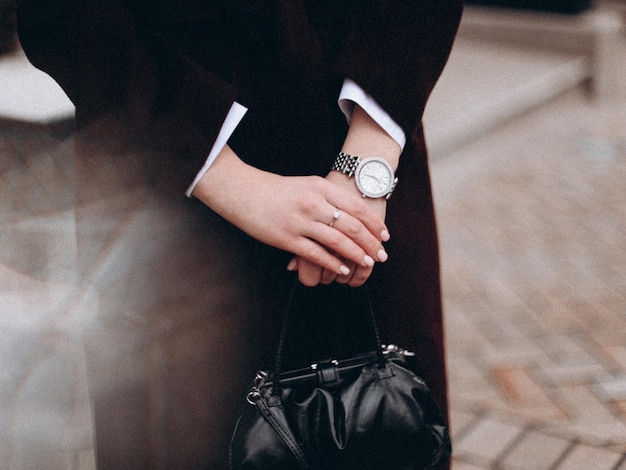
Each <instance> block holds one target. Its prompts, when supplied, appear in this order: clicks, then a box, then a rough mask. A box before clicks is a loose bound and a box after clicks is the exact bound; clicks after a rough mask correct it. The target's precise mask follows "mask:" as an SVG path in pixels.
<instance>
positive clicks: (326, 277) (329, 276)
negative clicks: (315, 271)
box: [320, 266, 349, 285]
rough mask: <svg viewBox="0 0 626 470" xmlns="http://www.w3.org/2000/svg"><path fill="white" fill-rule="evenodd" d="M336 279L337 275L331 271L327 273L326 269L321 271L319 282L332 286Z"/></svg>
mask: <svg viewBox="0 0 626 470" xmlns="http://www.w3.org/2000/svg"><path fill="white" fill-rule="evenodd" d="M348 267H349V266H348ZM337 278H339V276H337V274H335V273H334V272H332V271H329V270H328V269H324V270H323V271H322V280H321V281H320V282H321V283H322V284H324V285H328V284H332V283H333V282H335V281H336V280H337Z"/></svg>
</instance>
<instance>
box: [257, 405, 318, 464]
mask: <svg viewBox="0 0 626 470" xmlns="http://www.w3.org/2000/svg"><path fill="white" fill-rule="evenodd" d="M255 405H256V406H257V409H258V410H259V411H260V412H261V414H263V416H264V417H265V420H266V421H267V422H268V423H270V424H271V425H272V427H273V428H274V430H275V431H276V433H277V434H278V435H279V436H280V438H281V439H282V440H283V442H284V443H285V444H287V447H289V450H290V451H291V453H292V454H293V456H294V457H295V458H296V460H297V462H298V465H300V468H301V469H302V470H309V469H310V467H309V464H308V462H307V461H306V457H305V456H304V452H303V451H302V449H301V448H300V446H299V445H298V442H297V441H296V438H295V437H294V435H293V433H292V432H291V431H290V430H289V427H288V426H283V425H282V423H281V422H280V420H278V418H276V416H274V413H272V409H271V407H270V406H268V404H267V402H266V401H265V400H263V399H259V400H257V401H256V402H255Z"/></svg>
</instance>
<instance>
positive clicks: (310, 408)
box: [230, 287, 451, 470]
mask: <svg viewBox="0 0 626 470" xmlns="http://www.w3.org/2000/svg"><path fill="white" fill-rule="evenodd" d="M294 290H295V287H294ZM294 290H292V295H291V298H290V301H289V302H288V305H287V306H286V308H285V311H284V313H283V327H282V332H281V338H280V341H279V345H278V353H277V356H276V363H275V366H274V372H273V373H267V372H264V371H260V372H258V373H257V375H256V378H255V381H254V384H253V386H252V387H251V389H250V391H249V393H248V395H247V397H246V399H247V401H248V403H249V405H250V406H248V407H247V408H246V409H245V410H244V413H243V415H242V416H241V417H240V419H239V421H238V423H237V426H236V428H235V431H234V433H233V437H232V440H231V446H230V466H231V469H237V470H252V469H294V470H296V469H303V470H306V469H310V470H313V469H319V470H334V469H336V470H346V469H360V470H368V469H380V468H393V469H395V470H418V469H427V468H433V467H435V466H436V465H438V464H439V463H441V462H444V461H445V460H446V459H447V458H448V457H449V456H450V452H451V444H450V438H449V434H448V430H447V427H446V424H445V423H446V422H445V419H444V417H443V415H442V413H441V410H440V409H439V407H438V406H437V403H436V401H435V399H434V397H433V395H432V393H431V391H430V389H429V388H428V386H427V384H426V382H424V380H422V379H421V378H420V377H419V376H418V375H417V374H415V373H414V372H413V370H414V368H413V367H412V365H411V364H410V361H411V360H412V359H415V355H414V354H413V353H411V352H409V351H406V350H404V349H401V348H398V347H396V346H383V345H382V344H381V343H380V335H379V332H378V327H377V324H376V319H375V315H374V311H373V308H372V303H371V301H370V299H369V292H368V291H367V290H365V292H366V293H367V299H368V305H369V310H370V311H369V316H370V318H371V322H372V328H373V336H374V337H375V340H376V345H377V349H376V350H375V351H374V352H371V353H365V354H361V355H357V356H353V357H350V358H347V359H343V360H340V361H338V360H327V361H323V362H317V363H315V364H313V365H311V366H310V367H308V368H303V369H298V370H293V371H288V372H280V370H281V363H282V354H283V348H284V342H285V337H286V336H287V329H288V322H289V316H290V310H291V302H292V299H293V292H294Z"/></svg>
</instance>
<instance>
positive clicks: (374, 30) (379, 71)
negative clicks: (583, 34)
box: [19, 0, 462, 468]
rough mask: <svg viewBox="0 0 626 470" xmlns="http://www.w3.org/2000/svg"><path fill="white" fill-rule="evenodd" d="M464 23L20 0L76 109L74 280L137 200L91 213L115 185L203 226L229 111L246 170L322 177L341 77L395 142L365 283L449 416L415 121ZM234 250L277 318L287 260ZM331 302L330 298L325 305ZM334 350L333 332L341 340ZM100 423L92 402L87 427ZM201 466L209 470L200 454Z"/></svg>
mask: <svg viewBox="0 0 626 470" xmlns="http://www.w3.org/2000/svg"><path fill="white" fill-rule="evenodd" d="M461 9H462V1H461V0H358V1H357V0H354V1H337V0H310V1H309V0H295V1H294V0H275V1H262V0H202V1H201V0H184V1H167V0H150V1H147V0H20V10H19V34H20V39H21V42H22V46H23V48H24V50H25V51H26V53H27V55H28V57H29V59H30V60H31V61H32V63H33V64H34V65H35V66H37V67H39V68H41V69H42V70H44V71H46V72H47V73H49V74H50V75H51V76H52V77H53V78H55V79H56V80H57V81H58V82H59V84H60V85H61V86H62V87H63V89H64V90H65V91H66V93H67V94H68V96H69V97H70V99H71V100H72V101H73V102H74V104H75V105H76V119H77V126H78V132H77V148H78V154H79V156H81V155H82V159H79V161H78V163H77V176H78V178H77V183H76V185H77V207H78V208H79V209H78V211H77V214H78V215H77V217H78V219H77V220H78V230H79V232H80V231H81V227H83V228H84V230H83V233H82V235H81V233H79V244H80V243H81V240H87V241H84V242H83V245H82V246H83V247H84V248H85V249H84V250H83V251H84V252H83V254H82V267H83V271H84V272H85V273H88V272H89V266H91V265H93V263H94V260H97V259H100V258H99V257H101V256H102V253H103V250H104V249H105V248H106V246H107V245H106V244H107V240H110V239H111V238H112V237H113V235H112V234H115V233H119V227H120V226H121V224H122V223H123V221H124V220H127V218H125V216H122V215H120V214H122V213H124V210H126V208H128V207H129V206H130V205H132V204H135V202H128V201H136V195H135V196H133V197H134V198H135V199H132V198H129V199H128V201H127V202H125V203H120V206H119V207H118V206H116V208H115V210H109V211H108V212H107V216H106V217H103V216H102V212H100V213H98V212H97V211H93V210H92V209H93V208H94V207H95V206H97V205H98V203H97V201H98V200H99V199H100V198H102V197H105V196H106V197H108V196H110V195H111V194H119V187H121V186H116V185H121V184H122V183H119V182H120V181H122V182H125V183H124V184H126V187H128V186H129V185H130V186H132V187H140V186H141V185H144V186H146V185H147V186H150V187H151V188H152V189H151V191H152V193H151V194H152V196H151V197H152V198H153V199H156V200H158V201H160V203H161V204H162V205H163V204H165V205H167V204H168V202H163V201H176V204H178V205H179V206H177V207H181V208H182V207H194V209H193V211H199V213H201V214H204V215H205V216H206V217H208V219H210V220H213V219H211V216H210V215H208V212H210V211H208V209H202V208H199V207H197V206H199V203H197V201H194V200H186V199H184V196H183V193H184V191H185V189H186V188H187V186H188V185H189V184H190V182H191V181H192V180H193V178H194V176H195V174H196V172H197V171H198V170H199V169H200V167H201V166H202V164H203V162H204V159H205V158H206V156H207V154H208V152H209V150H210V148H211V146H212V144H213V142H214V141H215V138H216V136H217V134H218V132H219V129H220V127H221V125H222V123H223V121H224V119H225V117H226V114H227V113H228V110H229V108H230V106H231V104H232V102H233V101H238V102H240V103H241V104H243V105H245V106H246V107H248V109H249V111H248V113H247V114H246V116H245V117H244V119H243V121H242V122H241V124H240V125H239V127H238V128H237V130H236V132H235V134H234V135H233V136H232V137H231V139H230V141H229V144H230V145H231V147H233V149H234V150H235V151H236V153H237V154H238V155H239V156H240V157H241V158H242V159H243V160H245V161H247V162H248V163H250V164H252V165H255V166H257V167H259V168H263V169H267V170H270V171H274V172H277V173H281V174H289V175H291V174H319V175H324V174H325V173H327V172H328V169H329V167H330V163H331V162H332V160H333V158H334V156H335V155H336V153H337V151H338V150H339V149H340V147H341V144H342V141H343V138H344V137H345V134H346V131H347V125H346V122H345V118H344V116H343V114H342V113H341V112H340V111H339V109H338V106H337V103H336V100H337V96H338V93H339V90H340V88H341V84H342V82H343V80H344V78H345V77H348V78H352V79H353V80H354V81H355V82H356V83H357V84H359V85H360V86H361V87H362V88H363V89H364V90H365V91H366V92H368V93H369V94H370V95H371V96H372V97H373V98H374V99H375V100H376V101H377V102H378V103H379V104H380V105H381V107H382V108H383V109H385V110H386V111H387V112H388V113H389V114H390V115H391V117H392V118H393V119H394V120H395V121H396V122H397V123H398V124H399V125H400V126H401V127H402V129H403V130H404V132H405V133H406V136H407V145H406V147H405V150H404V152H403V155H402V156H401V162H400V167H399V169H398V173H397V176H398V177H399V181H400V183H399V185H398V188H397V189H396V191H395V192H394V195H393V197H392V198H391V200H390V202H389V205H388V213H387V214H388V215H387V224H388V226H389V228H390V232H391V234H392V239H391V241H390V242H388V244H387V251H388V253H389V256H390V260H389V261H388V262H387V263H384V264H383V265H381V266H378V267H377V268H376V270H375V272H374V275H373V279H372V282H371V284H372V288H373V291H374V293H375V298H376V299H377V300H376V304H377V308H378V309H379V311H380V312H381V315H380V317H381V318H380V322H381V326H382V330H383V336H384V339H385V340H387V341H393V342H396V343H398V344H401V345H403V346H406V347H410V348H413V349H415V350H416V351H417V352H418V355H419V357H420V359H421V361H422V367H423V372H424V375H425V376H426V378H427V381H428V382H429V383H430V385H431V387H432V388H433V390H434V392H435V393H436V395H437V397H438V398H439V400H440V402H441V404H442V407H443V408H445V407H446V403H447V399H446V379H445V363H444V349H443V328H442V316H441V299H440V286H439V260H438V248H437V238H436V228H435V216H434V210H433V202H432V196H431V189H430V182H429V174H428V166H427V153H426V146H425V142H424V136H423V132H422V126H421V119H422V114H423V111H424V107H425V105H426V101H427V99H428V97H429V95H430V93H431V91H432V89H433V87H434V85H435V82H436V80H437V79H438V77H439V75H440V73H441V71H442V69H443V67H444V65H445V62H446V60H447V58H448V54H449V51H450V48H451V46H452V42H453V39H454V35H455V32H456V28H457V26H458V22H459V18H460V14H461ZM95 155H109V156H111V155H114V157H112V158H109V159H107V160H105V161H99V160H97V158H96V157H95ZM138 155H140V156H138ZM94 159H95V160H94ZM95 167H98V168H106V169H107V171H106V172H100V173H98V172H95V171H94V170H93V168H95ZM103 173H104V174H103ZM94 175H95V176H94ZM107 185H109V186H107ZM107 188H108V189H107ZM172 204H173V203H172ZM101 210H104V211H105V212H106V211H107V210H106V209H101ZM182 210H186V209H182ZM107 217H108V218H107ZM194 217H195V216H194ZM94 218H100V219H103V218H107V220H108V221H109V222H108V223H107V225H106V227H105V228H103V229H102V233H101V234H100V235H98V236H99V237H100V238H98V240H99V241H98V242H97V243H93V239H90V238H89V237H92V238H93V236H94V235H93V232H94V230H93V229H91V228H89V227H91V226H90V222H89V220H92V221H93V220H94ZM194 220H196V219H194ZM224 230H227V231H228V230H230V229H229V228H225V229H224ZM235 232H236V231H235ZM229 233H231V232H229ZM233 233H234V232H233ZM103 234H104V235H103ZM229 236H230V235H229ZM238 236H239V235H236V237H238ZM226 238H228V237H226ZM243 238H245V237H243ZM89 240H91V242H89ZM244 244H246V246H248V247H249V246H253V247H254V249H257V248H258V249H260V250H261V251H263V252H264V253H265V252H267V254H268V256H267V257H265V258H263V259H264V260H265V261H266V262H265V263H264V264H263V267H262V271H263V276H261V277H262V281H263V282H265V284H264V287H263V294H262V295H261V297H263V298H265V299H266V300H267V299H268V298H269V299H270V300H269V301H270V305H272V302H273V303H274V304H273V305H276V304H278V303H279V302H280V301H281V298H282V297H281V296H280V295H274V292H275V290H276V288H277V286H278V290H281V286H284V283H285V279H284V266H285V264H286V261H287V260H288V259H289V258H288V256H287V255H285V254H280V253H275V252H273V251H272V250H266V249H265V248H264V247H256V246H254V242H250V243H248V242H245V243H244ZM264 256H265V255H264ZM152 266H153V269H154V266H155V265H152ZM156 269H157V270H158V268H156ZM177 272H178V271H177ZM214 275H215V274H213V276H214ZM86 277H89V276H88V275H87V274H86ZM93 278H94V276H92V279H93ZM169 282H174V283H175V282H177V281H176V279H175V278H174V277H171V278H170V279H169ZM96 284H97V282H96ZM96 287H97V286H96ZM107 290H108V291H110V289H108V288H107ZM322 290H327V291H331V292H334V291H335V288H330V289H322ZM343 292H344V289H339V293H338V294H337V293H335V294H333V295H329V296H328V297H329V298H330V299H331V300H330V303H331V304H332V303H333V302H335V300H334V299H335V297H336V296H339V297H342V298H343V297H344V296H345V294H344V293H343ZM316 295H317V294H316ZM118 297H119V296H118ZM348 304H349V305H353V303H352V301H350V302H348ZM354 310H355V311H356V314H358V308H356V309H354ZM347 318H349V319H350V321H349V322H348V324H347V325H343V327H346V328H352V329H355V328H356V329H357V330H361V329H362V328H361V327H360V326H358V322H359V320H358V318H357V319H355V318H354V317H350V316H349V315H348V316H347ZM325 321H326V320H324V321H322V326H319V324H318V325H316V321H313V322H312V323H307V327H306V328H307V331H308V332H310V331H311V329H313V331H316V330H315V328H319V333H320V334H323V333H324V331H327V330H328V325H327V324H326V323H324V322H325ZM269 323H271V322H269ZM272 325H274V323H272ZM268 328H269V327H268ZM272 328H273V327H271V328H269V329H272ZM333 328H334V327H333ZM337 328H339V329H341V328H342V325H339V326H337ZM365 334H366V333H363V335H365ZM349 336H350V337H351V335H349ZM357 336H358V335H357ZM345 338H346V335H345V333H341V334H340V335H339V340H338V342H341V341H344V342H345ZM294 350H299V351H301V350H302V348H300V347H299V346H298V347H297V348H295V349H294ZM112 406H113V405H111V404H110V403H109V404H108V405H107V407H108V410H109V411H107V412H108V413H112V411H110V410H111V407H112ZM98 409H99V408H98V404H97V400H96V421H98ZM105 414H106V413H105ZM207 419H210V417H209V418H207ZM137 420H141V419H140V418H137ZM96 424H97V425H98V423H96ZM114 424H115V423H113V424H112V425H111V426H113V425H114ZM102 436H106V431H102V432H101V433H100V437H99V441H100V440H102V439H105V437H102ZM99 445H100V442H99ZM202 445H203V444H202V443H201V442H200V443H199V444H198V448H202ZM138 448H141V444H139V445H138V447H137V448H135V449H134V451H133V452H134V453H135V454H141V451H138V450H137V449H138ZM108 452H110V453H114V451H113V450H109V451H108ZM133 455H134V454H133ZM194 455H196V454H194ZM207 458H208V459H209V460H206V459H207ZM99 460H100V461H101V465H102V466H103V467H104V466H105V465H106V464H105V463H103V462H104V461H103V460H102V458H100V457H99ZM197 461H198V462H200V461H207V462H208V461H210V457H206V456H205V457H202V451H198V452H197ZM138 462H141V460H138ZM114 465H115V464H114V463H111V467H113V466H114ZM137 465H141V464H140V463H139V464H137ZM155 465H156V464H155ZM156 466H158V465H156ZM120 468H121V467H120ZM135 468H140V467H135ZM170 468H173V467H170Z"/></svg>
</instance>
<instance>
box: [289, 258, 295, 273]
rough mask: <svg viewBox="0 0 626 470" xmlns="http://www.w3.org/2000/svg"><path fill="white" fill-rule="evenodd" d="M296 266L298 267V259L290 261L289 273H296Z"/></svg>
mask: <svg viewBox="0 0 626 470" xmlns="http://www.w3.org/2000/svg"><path fill="white" fill-rule="evenodd" d="M296 266H297V262H296V259H295V258H293V259H292V260H291V261H289V264H288V265H287V271H295V270H296Z"/></svg>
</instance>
